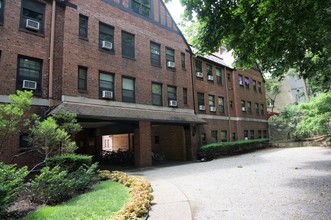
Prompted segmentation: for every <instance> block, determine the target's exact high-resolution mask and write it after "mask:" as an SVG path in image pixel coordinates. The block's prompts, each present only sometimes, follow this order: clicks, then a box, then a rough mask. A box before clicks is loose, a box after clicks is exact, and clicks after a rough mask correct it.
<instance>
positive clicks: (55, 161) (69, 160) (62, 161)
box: [46, 154, 92, 173]
mask: <svg viewBox="0 0 331 220" xmlns="http://www.w3.org/2000/svg"><path fill="white" fill-rule="evenodd" d="M82 165H85V167H90V166H91V165H92V156H89V155H80V154H64V155H59V156H55V157H51V158H47V159H46V166H48V167H50V168H54V167H56V166H60V167H61V168H62V169H63V170H66V171H68V173H71V172H74V171H76V170H78V169H79V168H80V167H81V166H82Z"/></svg>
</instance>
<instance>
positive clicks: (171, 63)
mask: <svg viewBox="0 0 331 220" xmlns="http://www.w3.org/2000/svg"><path fill="white" fill-rule="evenodd" d="M175 66H176V65H175V62H172V61H168V62H167V67H169V68H175Z"/></svg>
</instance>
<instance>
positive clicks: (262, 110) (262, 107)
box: [260, 104, 264, 115]
mask: <svg viewBox="0 0 331 220" xmlns="http://www.w3.org/2000/svg"><path fill="white" fill-rule="evenodd" d="M260 107H261V115H264V105H263V104H261V106H260Z"/></svg>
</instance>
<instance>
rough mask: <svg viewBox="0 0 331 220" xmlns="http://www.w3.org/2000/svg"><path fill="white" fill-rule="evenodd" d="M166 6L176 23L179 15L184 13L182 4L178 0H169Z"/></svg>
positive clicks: (178, 20)
mask: <svg viewBox="0 0 331 220" xmlns="http://www.w3.org/2000/svg"><path fill="white" fill-rule="evenodd" d="M166 6H167V8H168V10H169V12H170V14H171V16H172V17H173V18H174V19H175V21H176V23H177V24H178V23H179V22H180V21H181V19H180V16H181V15H182V14H183V13H184V8H183V6H182V5H181V4H180V3H179V0H172V1H171V2H169V3H167V4H166Z"/></svg>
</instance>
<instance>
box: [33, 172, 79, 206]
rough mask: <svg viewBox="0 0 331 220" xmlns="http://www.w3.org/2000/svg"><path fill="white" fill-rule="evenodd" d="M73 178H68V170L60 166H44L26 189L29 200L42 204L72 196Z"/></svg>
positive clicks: (52, 202)
mask: <svg viewBox="0 0 331 220" xmlns="http://www.w3.org/2000/svg"><path fill="white" fill-rule="evenodd" d="M74 189H75V179H72V178H68V172H67V171H65V170H62V169H61V167H59V166H55V167H54V168H52V169H51V168H49V167H44V168H43V169H41V171H40V174H39V175H38V176H36V178H35V179H34V180H32V181H31V183H30V185H29V187H28V191H29V196H30V200H31V201H33V202H36V203H42V204H56V203H59V202H62V201H64V200H66V199H68V198H70V197H71V196H72V193H73V191H74Z"/></svg>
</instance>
